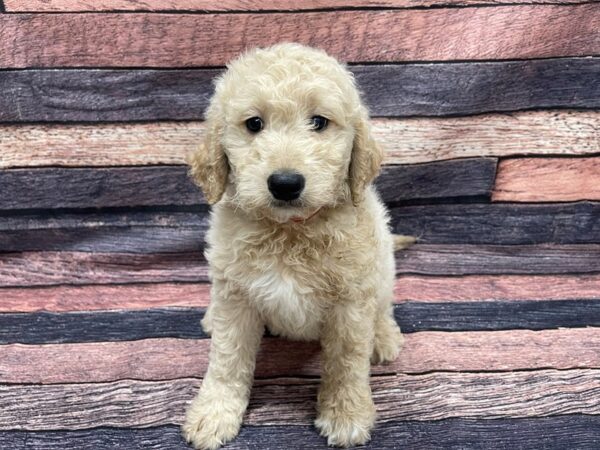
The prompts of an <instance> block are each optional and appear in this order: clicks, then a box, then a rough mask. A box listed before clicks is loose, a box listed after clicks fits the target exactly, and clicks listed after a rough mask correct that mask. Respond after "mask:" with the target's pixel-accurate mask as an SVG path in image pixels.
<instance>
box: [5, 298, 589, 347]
mask: <svg viewBox="0 0 600 450" xmlns="http://www.w3.org/2000/svg"><path fill="white" fill-rule="evenodd" d="M394 315H395V318H396V321H397V322H398V324H399V325H400V328H402V330H403V331H404V332H405V333H414V332H419V331H428V330H438V331H479V330H507V329H509V330H510V329H531V330H543V329H548V328H560V327H586V326H595V327H600V301H598V300H597V299H594V300H578V299H570V300H554V301H541V300H536V301H525V300H523V301H519V302H514V301H512V302H501V301H498V302H450V303H441V302H439V303H434V302H403V303H400V304H397V305H396V306H395V307H394ZM203 316H204V309H203V308H202V309H201V308H164V309H163V308H157V309H143V310H133V311H128V310H116V311H94V312H88V311H83V312H79V311H77V312H67V313H53V312H35V313H5V314H0V344H13V343H23V344H47V343H77V342H102V341H129V340H136V339H149V338H160V337H175V338H182V339H200V338H206V337H208V336H207V335H206V334H205V333H204V331H203V330H202V329H201V327H200V320H201V318H202V317H203Z"/></svg>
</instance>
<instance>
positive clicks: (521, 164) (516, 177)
mask: <svg viewBox="0 0 600 450" xmlns="http://www.w3.org/2000/svg"><path fill="white" fill-rule="evenodd" d="M492 200H494V201H512V202H555V201H575V200H600V157H598V156H596V157H591V158H516V159H507V160H503V161H501V162H500V165H499V168H498V176H497V178H496V186H495V188H494V192H493V194H492Z"/></svg>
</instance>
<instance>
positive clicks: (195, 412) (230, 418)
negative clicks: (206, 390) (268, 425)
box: [181, 400, 243, 450]
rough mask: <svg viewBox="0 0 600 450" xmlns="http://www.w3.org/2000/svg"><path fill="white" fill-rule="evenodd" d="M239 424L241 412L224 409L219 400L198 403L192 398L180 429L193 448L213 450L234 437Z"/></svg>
mask: <svg viewBox="0 0 600 450" xmlns="http://www.w3.org/2000/svg"><path fill="white" fill-rule="evenodd" d="M242 412H243V410H242ZM241 424H242V413H239V412H236V411H234V410H231V409H225V408H224V407H223V405H222V404H220V402H210V401H208V402H206V403H203V404H200V402H198V401H196V400H194V402H192V405H190V408H189V409H188V411H187V414H186V416H185V423H184V424H183V425H182V426H181V431H182V433H183V437H184V438H185V439H186V441H187V442H188V443H189V444H192V445H193V446H194V448H197V449H201V450H214V449H217V448H219V447H220V446H222V445H223V444H225V443H226V442H227V441H230V440H232V439H233V438H234V437H236V436H237V434H238V433H239V431H240V426H241Z"/></svg>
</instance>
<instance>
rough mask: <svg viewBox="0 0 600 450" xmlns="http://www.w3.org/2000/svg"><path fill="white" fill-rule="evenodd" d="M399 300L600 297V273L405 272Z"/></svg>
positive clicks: (398, 290) (397, 295)
mask: <svg viewBox="0 0 600 450" xmlns="http://www.w3.org/2000/svg"><path fill="white" fill-rule="evenodd" d="M394 292H395V298H396V302H403V301H414V302H452V301H495V300H503V301H519V300H545V301H550V300H566V299H567V298H579V299H598V298H600V297H599V296H600V275H598V274H590V275H467V276H462V277H431V276H415V275H403V276H401V277H400V278H398V279H397V280H396V286H395V289H394Z"/></svg>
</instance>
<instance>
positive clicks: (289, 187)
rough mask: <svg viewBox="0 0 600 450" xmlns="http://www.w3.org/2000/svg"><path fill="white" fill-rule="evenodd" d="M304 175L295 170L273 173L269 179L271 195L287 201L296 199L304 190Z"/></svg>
mask: <svg viewBox="0 0 600 450" xmlns="http://www.w3.org/2000/svg"><path fill="white" fill-rule="evenodd" d="M304 183H305V180H304V177H303V176H302V175H301V174H299V173H297V172H293V171H289V170H286V171H279V172H274V173H272V174H271V175H270V176H269V178H268V179H267V185H268V187H269V191H270V192H271V195H272V196H273V197H274V198H275V199H277V200H283V201H286V202H289V201H292V200H296V199H298V198H299V197H300V194H302V191H303V190H304Z"/></svg>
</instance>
